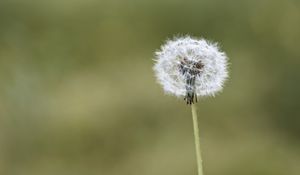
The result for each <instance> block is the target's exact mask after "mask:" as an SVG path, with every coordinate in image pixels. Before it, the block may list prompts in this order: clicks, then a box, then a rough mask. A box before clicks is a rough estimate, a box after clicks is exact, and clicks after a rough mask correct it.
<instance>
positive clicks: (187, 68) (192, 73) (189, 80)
mask: <svg viewBox="0 0 300 175" xmlns="http://www.w3.org/2000/svg"><path fill="white" fill-rule="evenodd" d="M203 68H204V65H203V63H202V62H201V61H197V62H195V61H192V60H188V59H187V58H183V59H182V60H181V61H180V65H179V70H180V72H181V73H182V74H183V75H184V76H185V78H186V86H185V88H186V95H185V97H184V100H185V101H186V103H187V104H192V103H194V102H195V101H196V102H197V94H196V87H195V81H196V77H197V75H200V74H201V72H202V70H203Z"/></svg>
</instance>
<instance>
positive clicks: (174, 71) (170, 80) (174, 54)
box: [153, 36, 228, 104]
mask: <svg viewBox="0 0 300 175" xmlns="http://www.w3.org/2000/svg"><path fill="white" fill-rule="evenodd" d="M155 61H156V63H155V65H154V68H153V69H154V72H155V75H156V77H157V79H158V82H159V83H160V84H161V85H162V86H163V88H164V90H165V92H166V93H169V94H173V95H175V96H178V97H184V99H185V100H186V102H187V103H188V104H191V103H194V101H197V96H214V95H215V94H216V93H217V92H219V91H221V90H222V88H223V84H224V82H225V80H226V79H227V77H228V71H227V57H226V54H225V53H224V52H222V51H220V49H219V47H218V45H217V44H216V43H212V42H209V41H206V40H205V39H196V38H192V37H189V36H186V37H180V38H175V39H173V40H168V41H167V42H166V43H165V44H164V45H162V46H161V49H160V50H159V51H157V52H156V60H155Z"/></svg>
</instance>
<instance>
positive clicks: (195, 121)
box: [191, 104, 203, 175]
mask: <svg viewBox="0 0 300 175" xmlns="http://www.w3.org/2000/svg"><path fill="white" fill-rule="evenodd" d="M191 107H192V116H193V125H194V137H195V146H196V157H197V167H198V175H203V167H202V158H201V149H200V136H199V125H198V118H197V108H196V105H195V104H192V105H191Z"/></svg>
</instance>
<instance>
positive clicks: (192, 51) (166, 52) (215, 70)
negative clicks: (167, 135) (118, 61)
mask: <svg viewBox="0 0 300 175" xmlns="http://www.w3.org/2000/svg"><path fill="white" fill-rule="evenodd" d="M155 61H156V63H155V65H154V68H153V69H154V72H155V75H156V77H157V80H158V82H159V83H160V84H161V85H162V86H163V88H164V90H165V92H166V93H168V94H173V95H175V96H177V97H183V99H184V100H185V101H186V103H187V104H188V105H191V106H192V116H193V123H194V135H195V144H196V156H197V164H198V173H199V175H202V174H203V170H202V159H201V153H200V141H199V140H200V139H199V131H198V130H199V129H198V121H197V113H196V106H195V105H194V103H195V102H197V100H198V97H201V96H214V95H215V94H216V93H217V92H220V91H221V90H222V88H223V84H224V82H225V80H226V79H227V78H228V72H227V57H226V54H225V53H224V52H222V51H220V49H219V47H218V45H217V44H216V43H212V42H208V41H206V40H205V39H196V38H192V37H189V36H186V37H180V38H175V39H173V40H168V41H167V42H166V43H165V44H164V45H163V46H161V49H160V50H159V51H157V52H156V60H155Z"/></svg>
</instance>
